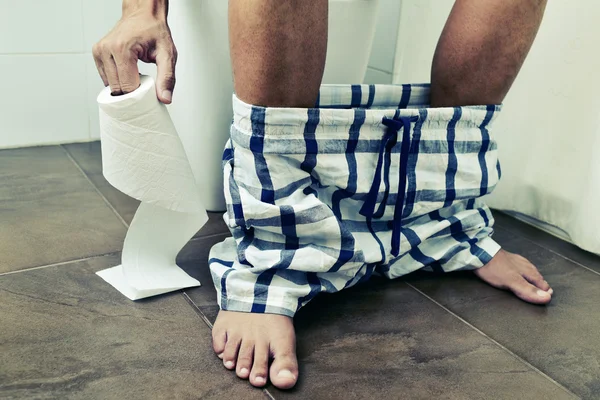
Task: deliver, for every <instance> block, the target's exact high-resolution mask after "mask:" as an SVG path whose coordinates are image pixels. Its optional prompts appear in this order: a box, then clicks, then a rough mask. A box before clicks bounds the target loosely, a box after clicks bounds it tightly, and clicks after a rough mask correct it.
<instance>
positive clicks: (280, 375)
mask: <svg viewBox="0 0 600 400" xmlns="http://www.w3.org/2000/svg"><path fill="white" fill-rule="evenodd" d="M277 377H278V378H289V379H296V377H295V376H294V374H292V371H290V370H287V369H282V370H281V371H279V373H278V374H277Z"/></svg>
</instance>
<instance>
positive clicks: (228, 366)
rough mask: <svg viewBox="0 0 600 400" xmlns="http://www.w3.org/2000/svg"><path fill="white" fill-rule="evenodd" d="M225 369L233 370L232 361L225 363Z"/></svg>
mask: <svg viewBox="0 0 600 400" xmlns="http://www.w3.org/2000/svg"><path fill="white" fill-rule="evenodd" d="M225 367H227V368H233V361H225Z"/></svg>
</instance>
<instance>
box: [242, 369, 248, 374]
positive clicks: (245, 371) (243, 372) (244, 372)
mask: <svg viewBox="0 0 600 400" xmlns="http://www.w3.org/2000/svg"><path fill="white" fill-rule="evenodd" d="M247 373H248V368H242V369H241V370H240V374H241V375H246V374H247Z"/></svg>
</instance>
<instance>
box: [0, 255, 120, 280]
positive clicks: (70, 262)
mask: <svg viewBox="0 0 600 400" xmlns="http://www.w3.org/2000/svg"><path fill="white" fill-rule="evenodd" d="M118 253H120V252H119V251H111V252H110V253H104V254H96V255H94V256H90V257H85V258H77V259H75V260H69V261H61V262H57V263H54V264H47V265H38V266H37V267H29V268H24V269H19V270H17V271H9V272H2V273H0V276H4V275H12V274H18V273H19V272H27V271H35V270H36V269H43V268H48V267H58V266H61V265H66V264H72V263H73V264H74V263H78V262H81V261H87V260H91V259H93V258H98V257H104V256H109V255H113V254H118Z"/></svg>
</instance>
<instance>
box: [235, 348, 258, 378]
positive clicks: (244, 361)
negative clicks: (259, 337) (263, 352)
mask: <svg viewBox="0 0 600 400" xmlns="http://www.w3.org/2000/svg"><path fill="white" fill-rule="evenodd" d="M253 358H254V342H253V341H251V340H242V344H241V345H240V351H239V353H238V357H237V363H236V368H235V370H236V374H237V376H239V377H240V378H242V379H248V377H249V376H250V368H252V360H253Z"/></svg>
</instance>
